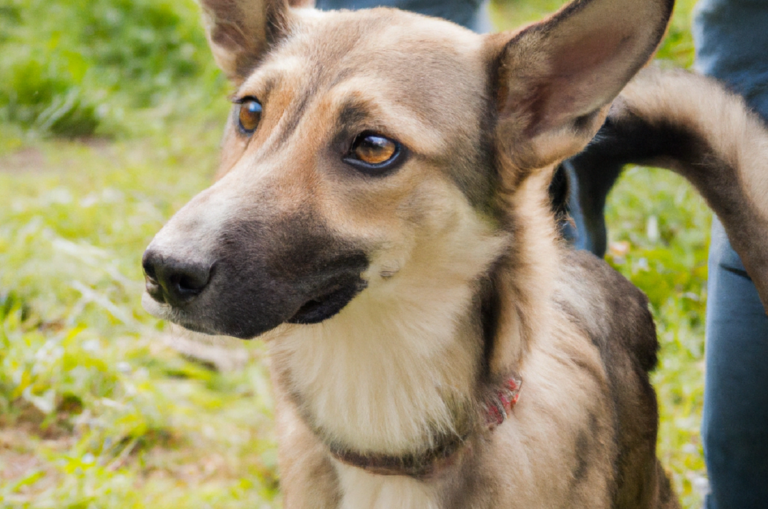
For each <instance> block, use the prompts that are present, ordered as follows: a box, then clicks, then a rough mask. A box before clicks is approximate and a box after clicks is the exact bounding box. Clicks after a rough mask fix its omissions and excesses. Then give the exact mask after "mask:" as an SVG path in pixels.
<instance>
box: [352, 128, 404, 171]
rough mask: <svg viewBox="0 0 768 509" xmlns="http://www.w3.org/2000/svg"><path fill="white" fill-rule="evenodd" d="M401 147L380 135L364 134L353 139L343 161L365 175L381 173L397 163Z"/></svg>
mask: <svg viewBox="0 0 768 509" xmlns="http://www.w3.org/2000/svg"><path fill="white" fill-rule="evenodd" d="M402 152H403V150H402V146H401V145H400V144H399V143H398V142H396V141H393V140H390V139H389V138H386V137H384V136H382V135H380V134H376V133H371V132H364V133H362V134H360V135H358V136H357V138H355V140H354V141H353V142H352V146H351V147H350V149H349V153H348V154H347V156H346V157H345V158H344V161H346V162H347V163H349V164H351V165H352V166H354V167H356V168H358V169H360V170H363V171H365V172H367V173H381V172H383V171H384V170H389V169H391V168H392V167H393V166H394V165H395V164H396V163H398V162H399V160H400V159H401V157H400V156H401V155H402Z"/></svg>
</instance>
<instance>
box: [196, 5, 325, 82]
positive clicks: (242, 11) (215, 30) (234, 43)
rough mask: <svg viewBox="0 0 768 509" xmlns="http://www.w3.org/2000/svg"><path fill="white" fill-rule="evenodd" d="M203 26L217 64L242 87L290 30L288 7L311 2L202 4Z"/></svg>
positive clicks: (289, 8)
mask: <svg viewBox="0 0 768 509" xmlns="http://www.w3.org/2000/svg"><path fill="white" fill-rule="evenodd" d="M200 4H201V6H202V8H203V22H204V25H205V31H206V35H207V36H208V42H209V44H210V46H211V50H212V51H213V57H214V59H215V60H216V64H218V66H219V67H220V68H221V70H222V71H224V73H225V74H226V75H227V77H228V78H229V79H230V80H231V81H232V82H234V83H236V84H239V83H241V82H242V81H243V80H244V79H245V78H246V77H247V76H248V74H249V73H250V71H252V70H253V68H254V67H255V65H256V64H257V63H258V61H259V59H260V58H261V57H262V56H263V55H264V53H265V52H266V51H268V49H269V48H270V47H271V46H272V45H274V44H275V43H276V42H277V41H278V40H279V39H280V38H281V37H283V36H285V35H286V34H287V32H288V29H289V22H290V10H291V7H311V6H313V5H314V0H201V2H200Z"/></svg>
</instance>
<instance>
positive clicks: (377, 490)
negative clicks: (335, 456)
mask: <svg viewBox="0 0 768 509" xmlns="http://www.w3.org/2000/svg"><path fill="white" fill-rule="evenodd" d="M336 466H337V469H336V470H337V472H338V474H339V482H340V484H341V488H342V493H343V494H344V495H343V498H342V503H341V509H363V508H364V509H438V507H439V505H438V502H437V497H436V494H435V493H434V488H431V487H430V486H428V485H427V484H425V483H422V482H421V481H417V480H415V479H412V478H410V477H402V476H382V475H373V474H369V473H367V472H365V471H363V470H361V469H359V468H355V467H350V466H347V465H342V464H340V463H337V464H336Z"/></svg>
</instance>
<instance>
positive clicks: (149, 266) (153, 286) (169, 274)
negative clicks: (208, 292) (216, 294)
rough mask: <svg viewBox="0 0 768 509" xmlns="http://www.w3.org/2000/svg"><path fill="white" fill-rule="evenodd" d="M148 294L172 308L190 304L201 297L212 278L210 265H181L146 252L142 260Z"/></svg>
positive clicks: (157, 254) (191, 263)
mask: <svg viewBox="0 0 768 509" xmlns="http://www.w3.org/2000/svg"><path fill="white" fill-rule="evenodd" d="M141 264H142V266H143V267H144V275H145V279H146V283H147V284H146V286H147V293H149V295H151V296H152V298H153V299H155V300H156V301H158V302H167V303H168V304H170V305H171V306H181V305H183V304H187V303H189V302H190V301H191V300H193V299H194V298H195V297H197V296H198V295H200V293H202V291H203V290H204V289H205V287H206V286H207V285H208V281H209V280H210V278H211V266H210V265H203V264H200V263H194V262H183V261H181V260H177V259H175V258H172V257H169V256H163V255H162V254H160V253H159V252H157V251H154V250H151V249H148V250H147V251H145V252H144V256H143V258H142V260H141Z"/></svg>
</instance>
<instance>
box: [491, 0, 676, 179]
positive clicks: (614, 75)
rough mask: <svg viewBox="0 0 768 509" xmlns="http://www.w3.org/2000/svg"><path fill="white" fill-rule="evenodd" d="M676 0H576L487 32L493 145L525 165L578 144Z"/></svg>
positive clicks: (538, 164)
mask: <svg viewBox="0 0 768 509" xmlns="http://www.w3.org/2000/svg"><path fill="white" fill-rule="evenodd" d="M673 6H674V0H576V1H574V2H572V3H571V4H569V5H567V6H566V7H565V8H563V9H562V10H560V11H559V12H558V13H556V14H554V15H553V16H552V17H550V18H549V19H547V20H545V21H543V22H540V23H537V24H534V25H530V26H528V27H527V28H525V29H523V30H521V31H519V32H517V33H513V34H509V33H501V34H496V35H493V36H489V38H488V40H487V44H488V48H489V52H490V58H491V62H492V64H491V72H492V76H491V80H492V86H493V87H494V90H493V92H494V95H495V97H494V104H495V108H496V112H497V116H498V122H497V126H496V133H495V136H496V145H497V149H498V151H499V153H500V155H501V156H502V157H507V158H509V159H508V160H509V161H510V162H511V163H512V164H513V165H514V166H515V167H517V168H519V169H521V170H525V169H533V168H543V167H545V166H548V165H550V164H552V163H554V162H557V161H558V160H560V159H564V158H566V157H569V156H571V155H573V154H575V153H577V152H578V151H579V150H581V149H582V148H583V147H584V146H585V145H586V144H587V143H588V142H589V140H590V139H591V138H592V137H593V136H594V134H595V133H596V132H597V130H598V129H599V128H600V125H601V124H602V122H603V120H604V117H605V114H606V113H607V108H606V106H607V105H609V104H610V103H611V101H612V100H613V99H614V98H615V97H616V96H617V95H618V94H619V92H620V91H621V89H622V88H623V87H624V85H626V84H627V82H628V81H629V80H630V79H631V78H632V76H634V74H635V73H636V72H637V71H638V70H640V68H642V67H643V65H645V64H646V63H647V61H648V60H649V59H650V58H651V56H652V55H653V53H654V51H655V49H656V47H657V46H658V44H659V42H660V41H661V39H662V37H663V35H664V33H665V30H666V26H667V23H668V21H669V18H670V16H671V14H672V8H673Z"/></svg>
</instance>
